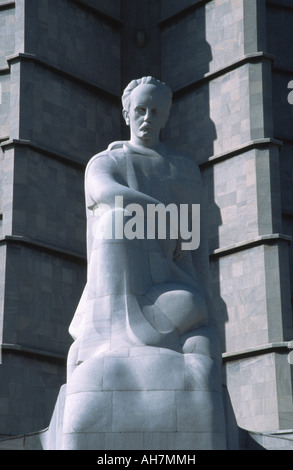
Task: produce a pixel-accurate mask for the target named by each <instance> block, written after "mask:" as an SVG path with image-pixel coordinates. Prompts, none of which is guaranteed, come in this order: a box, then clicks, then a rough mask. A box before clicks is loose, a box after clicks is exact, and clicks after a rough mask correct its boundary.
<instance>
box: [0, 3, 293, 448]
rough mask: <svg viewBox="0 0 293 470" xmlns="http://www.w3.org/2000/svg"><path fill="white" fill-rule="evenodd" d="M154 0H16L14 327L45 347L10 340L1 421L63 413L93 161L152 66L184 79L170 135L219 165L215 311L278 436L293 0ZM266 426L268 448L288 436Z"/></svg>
mask: <svg viewBox="0 0 293 470" xmlns="http://www.w3.org/2000/svg"><path fill="white" fill-rule="evenodd" d="M76 3H78V6H77V5H76ZM120 3H121V4H120ZM149 3H150V5H149V7H146V2H145V1H144V0H141V1H136V2H133V1H132V0H131V1H127V2H126V1H124V2H120V1H119V0H111V1H108V0H107V1H102V0H100V1H94V0H83V1H80V2H73V1H70V0H66V1H64V2H56V1H55V0H54V1H53V0H38V1H35V0H26V1H25V0H17V1H16V2H15V8H14V7H11V5H10V6H9V7H7V6H5V4H7V2H6V1H1V2H0V37H1V39H2V38H3V41H2V40H1V46H2V47H3V49H1V55H0V85H1V104H0V129H1V130H0V141H1V142H2V143H1V147H2V156H1V161H0V171H1V183H0V199H1V200H0V207H1V213H2V214H3V215H2V218H1V217H0V227H1V236H2V238H1V244H0V256H1V266H0V270H1V284H0V306H1V313H0V318H1V319H2V327H1V331H2V333H1V335H2V337H3V338H6V340H5V339H3V340H2V342H3V343H5V342H6V343H7V341H8V340H9V341H11V342H12V341H16V340H17V341H20V340H21V341H22V343H23V344H22V345H18V346H27V347H28V346H29V345H32V346H31V347H34V348H35V349H37V350H38V352H39V356H37V357H38V358H39V359H37V360H36V359H35V358H34V356H33V355H32V354H31V355H29V354H28V353H26V355H25V357H24V355H23V353H21V349H18V352H17V353H16V345H15V347H14V349H12V348H10V349H9V348H8V347H7V348H6V349H5V348H3V350H2V365H1V369H0V378H1V383H6V382H7V381H9V382H10V389H9V387H8V386H6V385H5V386H4V387H2V386H1V388H0V397H1V400H2V402H1V403H2V405H1V413H2V415H1V416H2V418H1V420H0V435H1V434H2V435H7V434H9V435H10V434H14V435H15V434H19V433H23V432H28V433H31V432H35V431H36V430H37V429H42V428H44V427H45V426H47V424H48V422H49V418H50V416H51V413H52V406H53V403H54V400H55V399H56V396H57V393H58V389H59V387H60V385H61V384H62V383H63V376H62V374H63V373H64V367H65V363H64V366H62V362H61V361H60V362H59V363H58V365H57V364H55V363H54V361H55V359H54V360H53V359H52V357H51V359H50V355H49V351H48V350H49V349H51V348H52V351H53V352H54V353H56V352H58V354H59V353H60V355H61V356H64V359H65V354H66V351H67V349H68V347H69V338H68V334H67V329H66V327H65V326H66V325H69V323H70V320H71V318H72V314H73V311H74V306H73V304H74V303H75V302H76V301H77V298H78V297H79V293H80V290H81V289H82V287H83V280H82V278H83V279H84V276H85V273H84V271H83V267H82V266H83V264H82V259H83V256H84V255H85V240H84V233H85V225H84V216H83V215H82V204H83V195H82V184H83V168H84V166H85V164H86V163H87V161H88V159H89V158H90V157H91V156H92V155H93V154H95V153H97V152H98V151H100V150H102V149H103V148H105V146H106V145H107V144H108V143H109V141H112V140H119V138H120V137H123V134H124V133H125V128H123V127H121V108H120V103H119V99H118V96H119V94H120V92H121V89H122V88H123V87H124V86H125V85H126V84H127V83H128V82H129V81H130V80H131V79H132V78H135V77H138V76H143V75H154V76H156V77H157V78H161V79H162V80H165V81H166V82H167V83H168V84H169V85H171V86H172V88H173V90H174V105H173V109H172V114H171V116H170V120H169V123H168V126H167V127H166V129H165V130H164V134H163V137H164V140H165V141H166V143H168V144H170V145H171V146H172V147H175V148H178V149H179V150H186V151H188V153H189V154H190V153H191V154H192V155H194V158H195V159H196V161H197V162H198V163H199V164H200V168H201V170H202V177H203V181H204V183H205V184H204V187H205V191H204V197H205V198H206V201H207V204H208V207H209V219H208V220H209V223H208V227H207V233H208V240H207V242H208V249H209V254H210V292H211V301H212V304H213V306H214V324H215V326H216V327H217V329H218V331H219V335H220V337H221V341H222V350H223V355H224V368H223V378H224V382H225V383H226V384H227V387H228V393H229V396H230V399H231V402H232V405H233V412H234V414H235V418H236V420H237V422H238V424H239V426H242V427H246V428H247V429H249V430H253V431H255V432H260V433H265V432H268V431H277V430H282V429H284V428H291V429H292V428H293V416H292V412H293V403H292V380H293V379H292V365H289V363H288V361H287V356H288V352H289V350H288V349H287V348H286V342H287V341H290V340H292V338H293V331H292V304H291V303H292V289H293V270H292V269H293V268H292V266H293V247H292V244H291V245H290V244H289V243H288V237H290V236H291V237H292V236H293V222H292V220H293V211H292V207H293V205H292V203H293V192H292V191H293V189H292V188H293V186H292V177H293V173H292V172H293V170H292V168H293V167H292V160H291V154H292V145H293V134H292V133H293V131H292V118H293V107H292V106H290V105H289V104H288V101H287V97H288V92H289V90H288V82H289V81H290V80H291V79H292V55H291V54H290V53H289V51H290V47H291V44H292V34H293V33H292V31H293V28H292V26H291V25H292V21H293V9H292V1H291V0H278V2H271V1H270V2H266V1H265V0H214V1H206V2H202V1H195V0H193V1H192V0H184V1H180V2H178V1H170V0H162V1H161V2H158V1H154V2H149ZM25 7H26V8H25ZM99 10H102V14H101V13H100V12H99ZM57 11H58V14H57V13H56V12H57ZM24 16H25V18H26V23H25V24H26V29H24V27H23V25H24ZM137 32H140V33H142V32H144V33H145V34H140V35H137ZM92 44H94V47H91V45H92ZM19 54H22V55H19ZM105 113H106V118H104V117H103V116H105ZM179 116H180V119H179ZM126 131H127V130H126ZM7 138H8V139H10V140H7ZM14 177H15V183H14ZM28 184H30V185H31V186H29V187H28V186H27V185H28ZM73 188H74V189H73ZM70 200H72V203H70ZM65 206H66V207H67V210H66V214H65V213H64V208H65ZM64 221H65V222H66V223H64ZM17 235H18V236H21V237H26V241H25V240H24V238H22V239H20V238H19V239H16V236H17ZM5 237H6V238H5ZM9 237H10V239H9ZM13 237H14V238H13ZM20 240H22V244H21V245H19V243H20ZM32 242H34V243H32ZM12 243H14V245H13V246H12ZM17 243H18V245H17ZM29 243H31V244H29ZM40 247H42V249H40ZM37 248H38V249H37ZM49 248H50V249H51V251H50V250H49ZM16 250H18V251H19V252H20V258H19V257H18V256H17V255H16V253H15V252H16ZM32 252H34V254H33V255H32ZM65 252H66V253H65ZM65 255H66V256H65ZM20 260H21V261H20ZM2 262H3V263H2ZM20 264H21V265H22V266H21V265H20ZM6 267H8V270H7V274H6ZM19 268H20V272H18V269H19ZM16 273H17V275H16ZM15 275H16V278H15V279H14V276H15ZM55 276H56V277H55ZM16 279H19V280H20V282H19V283H17V280H16ZM6 299H9V301H8V300H6ZM30 299H31V300H30ZM58 299H59V300H58ZM75 299H76V300H75ZM47 303H48V305H47ZM24 305H25V307H24ZM60 306H61V308H60ZM42 312H43V313H42ZM58 315H59V316H58ZM15 328H16V329H17V331H15ZM31 328H33V331H31ZM57 330H58V334H56V331H57ZM275 344H277V345H278V346H274V347H273V346H272V345H275ZM38 348H41V349H42V352H44V350H47V352H48V355H47V356H46V355H41V354H40V351H39V349H38ZM260 348H261V351H262V352H261V354H260V353H259V349H260ZM41 358H42V359H41ZM24 361H25V362H24ZM24 363H25V366H26V371H27V372H26V374H25V373H24V372H23V373H22V374H20V375H18V371H19V369H21V368H22V367H23V365H24ZM45 369H46V372H45ZM48 371H49V372H48ZM44 377H52V382H53V383H54V384H55V385H54V386H52V391H51V392H50V393H51V394H52V396H53V395H54V393H55V397H54V398H50V400H51V401H50V400H49V401H48V400H47V398H46V397H45V396H42V394H41V395H40V402H41V403H42V406H43V408H42V412H39V411H34V415H35V417H34V420H33V421H34V422H32V418H31V417H27V415H26V414H25V412H24V409H25V405H24V403H26V401H27V400H29V398H30V395H32V396H37V395H38V393H39V390H40V389H42V387H44V385H39V384H41V383H45V382H42V381H43V380H45V378H44ZM50 380H51V379H50ZM20 383H22V385H20ZM54 387H55V388H54ZM53 389H54V390H55V392H54V390H53ZM22 390H26V392H25V394H24V393H23V392H22ZM15 397H17V400H15ZM19 402H22V403H23V404H22V405H20V404H19ZM40 408H41V405H40ZM28 409H30V410H32V409H33V408H32V405H30V406H29V407H28ZM24 416H26V418H24ZM36 426H37V429H36ZM255 436H257V434H255ZM259 436H260V437H259V438H256V440H258V442H260V443H261V445H263V446H265V447H266V446H267V447H270V446H277V445H278V444H276V442H280V438H279V437H276V438H273V437H272V435H271V434H267V435H266V434H259ZM274 436H275V435H274ZM278 436H279V435H278ZM105 439H106V437H105ZM115 439H117V441H119V445H121V448H123V445H125V442H124V441H123V436H121V435H117V436H116V438H115ZM135 439H136V440H137V442H138V445H141V442H142V439H143V436H142V435H140V434H139V433H136V435H135ZM170 439H171V437H170ZM278 439H279V441H278ZM282 442H283V441H282ZM139 443H140V444H139ZM115 445H116V444H115ZM150 445H152V446H154V447H153V448H155V445H156V443H154V442H152V443H151V444H150ZM284 447H286V446H285V444H284V445H283V444H282V445H281V444H280V448H284Z"/></svg>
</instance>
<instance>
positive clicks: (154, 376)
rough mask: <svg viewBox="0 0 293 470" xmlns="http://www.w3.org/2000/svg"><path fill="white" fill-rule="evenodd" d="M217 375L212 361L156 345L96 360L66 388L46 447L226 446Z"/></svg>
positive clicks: (86, 364) (87, 363) (85, 365)
mask: <svg viewBox="0 0 293 470" xmlns="http://www.w3.org/2000/svg"><path fill="white" fill-rule="evenodd" d="M218 372H219V371H218V367H217V365H216V363H215V362H214V360H212V359H211V358H209V357H206V356H204V355H201V354H184V355H183V354H181V353H177V352H175V351H171V350H167V349H163V348H156V347H134V348H129V349H125V350H117V351H115V350H112V351H110V352H108V353H106V354H104V355H99V356H96V357H92V358H90V359H89V360H87V361H85V362H84V363H83V364H81V365H80V366H78V367H77V368H76V370H75V371H74V372H73V374H72V376H71V377H70V379H69V380H68V383H67V386H66V389H65V388H63V389H62V392H61V394H60V397H59V400H58V402H57V405H56V410H55V413H54V416H53V419H52V422H51V425H50V428H49V431H48V434H47V436H46V439H44V441H46V442H43V446H44V449H46V448H50V449H51V450H52V447H54V448H56V449H63V450H73V449H74V450H118V449H124V450H126V449H127V450H150V449H161V450H163V449H165V450H166V449H173V450H184V449H185V450H186V449H187V450H201V449H225V448H226V438H225V428H224V426H223V423H224V414H223V403H222V391H221V381H220V376H219V373H218ZM64 400H66V404H65V408H64V415H63V416H62V414H63V407H64ZM73 410H76V413H74V412H73ZM58 415H59V419H58ZM60 416H62V420H63V426H61V427H60Z"/></svg>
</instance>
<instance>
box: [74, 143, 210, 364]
mask: <svg viewBox="0 0 293 470" xmlns="http://www.w3.org/2000/svg"><path fill="white" fill-rule="evenodd" d="M200 184H201V177H200V172H199V169H198V166H197V165H196V163H195V162H194V161H193V160H192V159H191V158H190V157H189V156H187V155H185V154H182V153H180V152H177V151H175V150H173V149H169V148H167V147H166V146H165V145H164V144H162V143H161V144H160V146H159V149H158V150H157V151H155V150H151V149H147V148H143V147H134V146H133V145H132V144H130V143H129V142H115V143H113V144H111V145H110V146H109V147H108V149H107V150H106V151H104V152H101V153H99V154H97V155H95V156H94V157H93V158H92V159H91V160H90V161H89V163H88V165H87V168H86V173H85V199H86V211H87V256H88V273H87V283H86V286H85V289H84V292H83V295H82V297H81V300H80V303H79V305H78V308H77V311H76V313H75V315H74V318H73V320H72V323H71V325H70V328H69V332H70V334H71V335H72V337H73V339H74V343H73V346H72V348H71V351H70V354H69V368H70V367H73V368H74V367H75V365H77V364H80V363H81V362H83V361H85V360H86V359H88V358H89V357H91V356H93V355H98V354H101V353H104V352H106V351H108V350H111V349H121V348H129V347H132V346H142V345H147V346H153V347H163V348H169V349H173V350H175V351H178V352H184V344H186V343H187V341H188V340H189V338H190V337H192V334H193V331H194V330H195V329H196V328H198V327H200V326H202V325H205V323H206V322H207V308H206V303H205V297H204V293H203V290H202V287H201V284H200V282H199V280H198V279H197V275H196V269H194V266H193V263H192V256H191V252H190V251H189V250H182V246H181V241H182V240H180V236H179V237H178V239H173V238H171V237H170V236H169V237H168V236H167V237H166V239H159V238H158V237H156V238H155V239H148V238H147V237H146V236H145V237H144V238H143V239H137V238H134V239H132V240H129V239H127V238H126V237H125V236H123V238H122V239H121V238H120V239H115V234H114V229H113V237H112V238H111V239H105V238H103V237H101V236H99V235H100V234H99V230H102V226H103V224H105V220H106V223H107V221H109V220H110V218H109V216H110V217H112V219H111V220H113V217H114V216H115V211H117V210H118V211H119V210H120V211H122V213H123V215H126V214H125V210H124V208H125V206H126V205H128V204H131V203H136V204H140V205H141V207H142V208H143V209H144V210H145V211H146V208H147V205H148V204H164V205H165V206H168V205H169V204H175V205H176V207H178V209H179V208H180V204H188V207H189V209H190V208H191V206H192V204H199V203H200ZM115 196H120V197H121V196H122V197H123V204H124V208H117V207H116V206H115ZM105 207H106V208H107V209H108V211H106V212H105ZM145 213H146V212H145ZM178 213H179V211H178ZM120 215H121V214H120ZM110 223H111V222H110ZM179 235H180V234H179ZM195 268H196V267H195Z"/></svg>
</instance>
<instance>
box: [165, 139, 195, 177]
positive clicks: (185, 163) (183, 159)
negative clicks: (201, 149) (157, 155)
mask: <svg viewBox="0 0 293 470" xmlns="http://www.w3.org/2000/svg"><path fill="white" fill-rule="evenodd" d="M166 148H167V152H168V160H169V161H170V163H171V165H173V166H174V168H176V169H177V171H178V173H179V174H180V175H181V176H183V177H185V178H188V179H192V180H193V181H194V180H198V181H200V180H201V173H200V169H199V166H198V164H197V163H196V161H195V159H194V157H193V156H192V155H190V154H189V153H186V152H182V151H181V150H177V149H174V148H170V147H166Z"/></svg>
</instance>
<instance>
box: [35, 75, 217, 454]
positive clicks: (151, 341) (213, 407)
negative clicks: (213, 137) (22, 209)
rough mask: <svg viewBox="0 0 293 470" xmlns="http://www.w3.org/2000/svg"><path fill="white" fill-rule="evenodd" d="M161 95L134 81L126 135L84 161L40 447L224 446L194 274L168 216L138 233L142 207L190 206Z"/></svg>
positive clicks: (184, 162) (211, 346)
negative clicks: (78, 242)
mask: <svg viewBox="0 0 293 470" xmlns="http://www.w3.org/2000/svg"><path fill="white" fill-rule="evenodd" d="M171 100H172V93H171V90H170V89H169V87H168V86H167V85H165V84H164V83H162V82H160V81H157V80H155V79H154V78H152V77H144V78H142V79H139V80H133V81H132V82H131V83H130V84H129V85H128V86H127V88H126V89H125V91H124V94H123V97H122V103H123V116H124V119H125V122H126V124H127V125H128V126H129V127H130V140H129V141H123V142H120V141H119V142H114V143H112V144H111V145H110V146H109V147H108V149H107V150H105V151H103V152H101V153H99V154H97V155H95V156H94V157H93V158H92V159H91V160H90V162H89V163H88V165H87V168H86V173H85V196H86V211H87V250H88V253H87V254H88V276H87V284H86V286H85V289H84V292H83V295H82V298H81V300H80V303H79V306H78V308H77V311H76V313H75V315H74V318H73V321H72V323H71V325H70V329H69V331H70V334H71V335H72V337H73V339H74V342H73V344H72V347H71V349H70V351H69V355H68V364H67V383H66V385H65V386H64V387H63V388H62V393H61V392H60V397H59V400H58V402H57V405H56V409H55V413H54V417H53V419H52V422H51V425H50V428H49V431H48V434H47V436H46V438H45V437H44V445H43V446H44V448H45V449H46V448H47V449H49V448H51V449H52V448H60V449H64V450H67V449H70V450H71V449H104V450H105V449H113V450H116V449H194V450H195V449H224V448H225V423H224V416H223V404H222V392H221V379H220V366H219V364H220V363H219V359H220V354H219V349H218V345H217V339H216V337H215V335H214V333H213V331H212V329H211V328H210V327H209V325H208V316H209V314H208V308H207V304H206V299H205V293H204V291H203V288H202V285H201V272H197V266H194V263H193V261H192V250H191V249H188V248H189V247H188V244H187V245H185V249H183V242H184V239H183V238H184V237H183V236H182V233H183V231H182V232H180V231H179V230H177V233H178V236H177V237H175V236H174V232H172V227H171V226H172V223H173V225H174V223H175V222H176V221H175V222H174V220H173V222H171V221H170V220H171V219H170V220H169V221H168V218H167V217H166V218H165V221H166V227H167V229H168V230H166V236H165V237H162V236H160V235H159V234H158V228H155V229H154V231H152V236H148V235H149V234H150V231H148V229H149V226H148V223H149V224H150V226H151V228H153V227H154V225H153V224H154V219H153V218H152V217H151V214H153V213H152V212H149V211H148V208H149V207H151V208H154V207H158V205H159V204H160V207H168V206H169V205H170V204H171V205H172V206H169V207H170V208H175V209H176V208H178V212H177V214H178V219H179V218H180V216H181V215H182V214H180V211H179V209H180V208H181V207H182V206H183V205H184V207H185V208H186V207H188V214H189V217H191V216H192V207H195V206H197V207H198V205H199V204H200V192H201V191H200V172H199V169H198V167H197V165H196V164H195V162H194V159H193V158H192V157H189V156H187V155H185V154H182V153H181V152H178V151H175V150H172V149H170V148H168V147H167V146H166V145H164V144H163V143H162V142H161V141H160V131H161V129H162V128H163V127H164V125H165V124H166V122H167V119H168V116H169V111H170V107H171ZM138 207H139V208H140V211H138V209H137V208H138ZM132 211H133V212H132ZM185 215H186V213H185ZM134 216H135V217H134ZM182 216H183V215H182ZM150 219H151V220H150ZM189 222H190V223H191V222H192V221H189ZM193 222H194V220H193ZM127 224H128V226H127ZM175 225H176V223H175ZM126 226H127V227H126ZM178 226H179V225H177V226H176V228H177V229H178ZM190 227H191V225H190V224H189V228H190ZM124 228H127V230H124ZM173 228H174V227H173ZM195 229H196V227H195V228H194V230H195ZM185 232H186V231H185ZM171 233H173V235H171ZM191 233H192V232H191V231H189V234H191ZM105 234H106V235H107V236H105ZM109 234H110V236H109ZM186 246H187V248H186ZM190 247H191V248H192V243H190ZM56 416H58V417H57V418H56Z"/></svg>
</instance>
